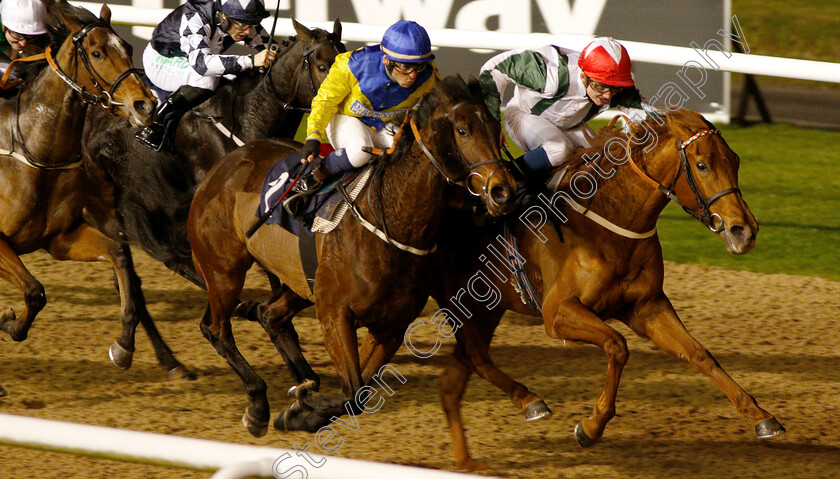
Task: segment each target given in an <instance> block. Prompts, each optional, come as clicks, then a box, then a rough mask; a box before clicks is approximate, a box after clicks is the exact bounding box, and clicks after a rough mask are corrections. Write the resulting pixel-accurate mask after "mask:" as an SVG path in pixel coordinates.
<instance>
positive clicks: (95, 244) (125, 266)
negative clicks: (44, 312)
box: [46, 223, 194, 379]
mask: <svg viewBox="0 0 840 479" xmlns="http://www.w3.org/2000/svg"><path fill="white" fill-rule="evenodd" d="M46 249H47V251H48V252H49V253H50V254H51V255H52V256H53V257H54V258H56V259H58V260H75V261H101V260H103V259H107V260H108V261H109V262H110V263H111V266H112V267H113V268H114V272H115V275H116V279H117V289H118V290H119V293H120V318H121V320H122V324H123V330H122V334H121V335H120V337H119V338H117V339H116V340H115V341H114V344H112V345H111V348H110V350H109V356H110V357H111V361H113V362H114V364H116V365H117V366H118V367H120V368H122V369H128V368H129V367H131V361H132V358H133V355H134V335H135V331H136V329H137V324H138V322H142V323H143V327H144V328H146V332H147V333H148V334H149V338H150V339H151V340H152V344H153V345H154V347H155V352H156V353H157V356H158V361H159V362H160V364H161V365H162V366H163V367H165V368H166V369H167V370H168V371H169V372H170V375H173V376H180V377H182V378H185V379H192V378H194V375H193V373H191V372H190V371H188V370H187V368H186V367H184V366H183V365H182V364H181V363H180V362H178V360H176V359H175V357H174V356H173V355H172V351H171V350H170V349H169V347H168V346H167V345H166V343H165V342H164V341H163V339H162V338H161V337H160V333H159V332H158V331H157V328H156V327H155V325H154V322H153V321H152V318H151V316H149V312H148V310H147V309H146V299H145V297H144V296H143V290H142V289H141V287H140V284H141V281H140V278H139V277H138V276H137V273H135V271H134V263H133V261H132V257H131V253H130V250H129V249H128V247H127V246H125V245H121V244H119V243H116V242H114V241H113V240H111V239H110V238H108V237H107V236H105V235H104V234H102V233H101V232H99V231H98V230H96V229H94V228H93V227H91V226H89V225H87V224H85V223H80V225H79V226H78V227H77V228H75V229H74V230H72V231H70V232H69V233H67V234H64V235H61V236H58V237H56V238H54V239H53V240H52V241H50V244H49V245H48V247H47V248H46Z"/></svg>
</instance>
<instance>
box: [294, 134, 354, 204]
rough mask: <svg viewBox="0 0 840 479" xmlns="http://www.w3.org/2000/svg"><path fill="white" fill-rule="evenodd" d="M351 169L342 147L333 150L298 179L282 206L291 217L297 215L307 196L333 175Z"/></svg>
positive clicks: (351, 166)
mask: <svg viewBox="0 0 840 479" xmlns="http://www.w3.org/2000/svg"><path fill="white" fill-rule="evenodd" d="M353 169H354V167H353V165H352V164H351V163H350V161H349V160H348V159H347V154H346V152H345V150H344V148H339V149H337V150H335V151H333V152H332V153H330V154H329V155H327V156H326V157H325V158H324V159H323V160H321V162H320V163H318V164H317V165H315V167H313V168H312V171H310V172H309V173H308V174H307V175H305V176H303V177H302V178H301V179H299V180H298V182H297V183H296V184H295V186H294V187H293V188H292V195H291V196H290V197H289V198H288V199H287V200H286V201H284V202H283V208H285V209H286V212H288V213H289V216H291V217H292V218H297V217H299V216H300V215H301V214H302V213H303V212H304V211H305V210H306V204H307V203H308V200H309V197H311V196H313V195H314V194H315V193H317V192H318V191H319V190H320V189H321V188H322V187H323V186H324V185H325V184H327V183H328V182H329V180H331V179H332V178H334V177H335V176H337V175H339V174H341V173H342V172H344V171H350V170H353Z"/></svg>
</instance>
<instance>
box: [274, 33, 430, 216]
mask: <svg viewBox="0 0 840 479" xmlns="http://www.w3.org/2000/svg"><path fill="white" fill-rule="evenodd" d="M434 59H435V56H434V55H433V54H432V45H431V42H430V40H429V35H428V34H427V33H426V30H425V29H424V28H423V27H422V26H420V25H419V24H417V23H415V22H411V21H406V20H400V21H399V22H397V23H395V24H393V25H391V26H390V27H389V28H388V30H387V31H385V35H384V36H383V37H382V43H380V44H379V45H372V46H367V47H362V48H359V49H358V50H354V51H352V52H346V53H342V54H340V55H338V56H336V57H335V63H334V64H333V65H332V67H330V71H329V73H328V74H327V78H326V79H324V82H323V83H322V84H321V87H320V88H319V89H318V94H317V95H316V96H315V99H314V100H312V112H311V113H310V114H309V119H308V120H307V123H306V143H305V144H304V146H303V147H302V148H301V150H300V154H301V157H302V160H301V161H303V162H304V163H308V162H313V161H318V163H317V164H316V165H314V166H313V168H312V170H311V173H309V174H308V175H307V176H305V177H303V178H301V179H300V181H298V182H297V183H296V184H295V186H294V190H293V195H292V196H291V197H290V198H289V199H288V200H286V202H285V203H284V207H285V208H286V210H287V211H288V212H289V213H290V214H291V215H292V216H297V215H299V214H300V213H301V211H302V210H303V207H304V206H305V204H306V199H307V198H308V197H309V196H310V195H311V194H312V193H313V192H316V191H317V190H318V189H319V188H320V187H321V185H322V184H323V182H324V181H325V180H326V179H327V178H329V177H332V176H334V175H337V174H339V173H341V172H343V171H350V170H353V169H356V168H360V167H362V166H364V165H366V164H367V163H368V162H369V161H370V160H371V158H373V154H371V153H369V152H368V151H369V150H370V149H371V148H378V149H387V148H390V147H391V145H392V144H393V142H394V135H395V133H396V130H397V128H398V125H396V124H395V120H398V119H401V118H402V117H403V116H404V115H405V114H406V112H407V111H408V110H409V109H411V108H412V107H413V106H414V105H415V104H416V103H417V102H418V100H420V98H422V97H423V96H424V95H426V94H427V93H429V92H431V91H432V89H433V88H434V86H435V79H436V78H439V76H440V75H439V73H438V71H437V67H436V66H435V63H434ZM326 142H329V143H330V144H331V145H332V147H333V148H335V151H333V152H331V153H329V154H328V155H327V156H326V157H325V158H323V159H321V158H320V157H319V156H318V154H319V152H320V147H321V143H326Z"/></svg>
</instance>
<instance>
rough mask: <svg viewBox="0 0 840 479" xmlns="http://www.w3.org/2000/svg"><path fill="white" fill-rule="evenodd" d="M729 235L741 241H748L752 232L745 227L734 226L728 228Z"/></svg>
mask: <svg viewBox="0 0 840 479" xmlns="http://www.w3.org/2000/svg"><path fill="white" fill-rule="evenodd" d="M729 233H730V234H731V235H732V236H733V237H735V238H738V239H740V240H741V241H746V240H748V239H750V236H752V232H751V231H750V229H749V228H747V227H746V226H741V225H736V226H732V227H731V228H729Z"/></svg>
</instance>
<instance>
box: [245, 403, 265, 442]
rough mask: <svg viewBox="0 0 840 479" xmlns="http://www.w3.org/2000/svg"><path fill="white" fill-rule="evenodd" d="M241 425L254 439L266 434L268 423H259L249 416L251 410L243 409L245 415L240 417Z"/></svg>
mask: <svg viewBox="0 0 840 479" xmlns="http://www.w3.org/2000/svg"><path fill="white" fill-rule="evenodd" d="M242 424H243V425H244V426H245V429H247V430H248V432H249V433H251V435H252V436H254V437H263V436H265V433H267V432H268V421H260V420H259V419H257V418H255V417H254V416H253V415H251V408H246V409H245V414H243V415H242Z"/></svg>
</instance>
